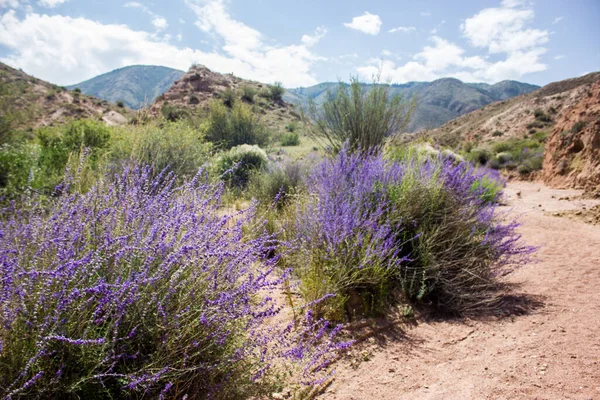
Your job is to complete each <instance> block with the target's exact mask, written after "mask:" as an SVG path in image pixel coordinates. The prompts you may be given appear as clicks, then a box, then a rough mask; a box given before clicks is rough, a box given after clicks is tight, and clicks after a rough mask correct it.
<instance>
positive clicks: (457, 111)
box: [284, 78, 539, 132]
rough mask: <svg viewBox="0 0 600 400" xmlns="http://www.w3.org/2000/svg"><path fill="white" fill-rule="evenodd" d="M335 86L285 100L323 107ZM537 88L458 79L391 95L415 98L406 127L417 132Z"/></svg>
mask: <svg viewBox="0 0 600 400" xmlns="http://www.w3.org/2000/svg"><path fill="white" fill-rule="evenodd" d="M337 85H338V83H321V84H319V85H316V86H311V87H308V88H298V89H289V90H287V92H286V95H285V96H284V99H285V100H286V101H288V102H290V103H292V104H296V105H298V106H301V107H306V106H307V104H308V102H309V100H312V101H314V102H315V103H316V104H322V103H323V102H324V101H325V99H326V96H327V92H328V91H331V90H335V89H336V87H337ZM365 86H367V87H368V86H371V85H365ZM538 88H539V86H535V85H530V84H527V83H522V82H516V81H503V82H499V83H497V84H495V85H488V84H485V83H463V82H461V81H460V80H458V79H454V78H444V79H438V80H436V81H434V82H409V83H406V84H402V85H392V87H391V93H392V94H393V95H401V96H403V97H404V98H408V99H410V98H413V97H414V98H415V99H416V100H417V107H416V109H415V111H414V114H413V117H412V120H411V121H410V124H409V126H408V131H409V132H416V131H419V130H423V129H431V128H436V127H438V126H440V125H442V124H444V123H446V122H448V121H450V120H452V119H454V118H456V117H458V116H460V115H463V114H466V113H469V112H471V111H473V110H476V109H479V108H481V107H483V106H485V105H487V104H490V103H492V102H495V101H498V100H505V99H508V98H511V97H514V96H518V95H520V94H523V93H529V92H532V91H534V90H536V89H538Z"/></svg>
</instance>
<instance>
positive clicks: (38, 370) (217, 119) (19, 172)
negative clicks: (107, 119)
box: [0, 81, 531, 399]
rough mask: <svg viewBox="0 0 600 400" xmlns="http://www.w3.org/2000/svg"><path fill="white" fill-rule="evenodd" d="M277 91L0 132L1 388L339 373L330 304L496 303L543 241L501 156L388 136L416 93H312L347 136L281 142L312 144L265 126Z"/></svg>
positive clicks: (375, 311)
mask: <svg viewBox="0 0 600 400" xmlns="http://www.w3.org/2000/svg"><path fill="white" fill-rule="evenodd" d="M280 94H281V90H280V88H279V87H278V86H277V85H275V86H273V87H270V88H265V91H264V92H261V93H253V92H252V91H248V90H246V89H243V90H231V92H227V93H226V94H224V95H223V96H220V97H219V98H212V102H211V103H210V107H208V109H207V110H204V111H203V112H200V111H198V110H197V109H194V108H182V107H180V105H177V104H166V103H162V108H163V115H162V116H158V117H157V118H146V117H144V116H143V115H142V114H140V116H139V118H136V121H135V123H132V124H130V125H127V126H120V127H108V126H105V125H104V124H102V123H100V122H98V121H95V120H80V121H71V122H69V123H66V124H61V125H56V126H53V127H46V128H41V129H33V130H32V132H31V135H30V136H23V135H19V136H18V137H17V140H13V141H11V142H10V143H7V144H4V145H3V146H2V147H0V190H1V191H2V199H1V201H2V204H3V205H4V206H5V207H4V208H2V211H1V214H0V231H1V232H2V235H0V258H1V259H3V260H4V261H3V263H2V264H1V265H0V269H1V275H2V276H3V277H5V279H3V280H2V282H1V285H0V309H1V310H3V311H2V314H1V316H0V322H1V323H0V396H2V397H7V398H12V399H17V398H40V399H41V398H49V397H50V398H63V397H81V398H88V397H93V398H101V399H104V398H107V399H108V398H130V397H152V398H179V397H182V398H183V397H184V396H186V395H187V396H189V397H190V398H223V399H226V398H248V397H253V396H254V397H261V396H264V395H269V394H271V393H273V392H274V391H276V390H279V389H281V388H282V385H287V384H289V382H291V381H293V382H297V383H302V384H304V385H308V386H309V387H310V385H315V384H318V383H320V382H322V381H323V379H325V378H327V377H328V376H329V374H330V371H329V370H328V366H329V364H330V363H331V361H332V360H333V359H334V358H335V357H337V356H338V355H339V352H340V351H343V350H345V349H346V348H347V347H348V346H349V345H350V344H351V343H350V342H348V341H345V339H343V338H342V337H341V336H340V335H341V328H342V326H341V325H333V324H331V323H330V322H328V321H336V322H342V323H343V322H346V321H349V320H352V319H355V318H362V317H370V316H373V315H382V314H385V313H386V312H387V310H388V309H389V308H390V307H403V308H405V309H412V308H415V309H418V308H425V309H428V310H431V311H433V312H436V311H444V312H450V313H452V314H455V315H470V314H475V313H477V312H479V311H482V310H490V309H492V310H493V309H495V308H496V307H498V304H499V303H498V302H497V301H496V300H497V295H498V288H499V281H498V276H499V275H500V272H504V271H508V270H510V269H511V268H514V267H516V266H518V265H519V264H521V263H523V262H525V261H526V260H527V255H528V254H529V253H530V252H531V249H530V248H529V247H527V246H525V245H523V244H522V243H521V241H520V240H519V236H518V235H517V234H516V233H515V228H516V224H515V223H513V222H510V221H505V220H504V219H503V218H502V216H501V215H500V214H499V213H498V212H497V211H496V206H497V201H498V199H499V198H500V196H501V194H502V188H503V182H502V180H501V179H500V177H499V176H498V175H497V174H495V173H494V172H493V171H491V170H488V169H484V168H482V167H479V166H474V165H472V164H470V163H469V162H466V161H464V159H462V158H461V157H460V156H459V155H456V154H453V153H449V152H438V153H435V154H434V153H432V152H430V151H413V150H411V149H410V148H408V147H398V146H396V145H394V144H393V143H391V142H389V141H388V140H387V137H388V136H389V135H390V134H392V133H395V132H397V131H399V130H401V127H402V126H405V125H406V123H407V122H408V119H409V117H410V111H411V104H410V103H409V102H406V101H403V100H402V99H400V98H397V97H394V96H389V92H388V89H387V87H386V86H378V87H377V88H376V89H374V90H369V91H365V90H364V86H362V85H360V84H359V82H358V81H353V82H352V84H351V85H350V86H343V85H340V87H339V91H338V92H337V93H336V95H331V96H330V97H329V98H328V100H327V102H326V103H325V104H324V105H323V113H319V112H317V111H316V110H313V111H315V112H314V113H313V114H312V116H313V117H314V118H313V121H314V123H315V125H314V127H313V128H314V129H315V130H314V131H313V133H314V134H315V135H316V136H319V137H320V138H322V139H325V140H326V141H327V143H328V144H329V145H330V147H331V148H332V149H333V150H336V151H334V152H326V153H323V152H321V153H317V154H313V155H312V156H311V157H310V158H308V159H305V160H291V159H290V157H281V158H278V157H280V156H279V155H278V154H281V155H284V153H282V152H281V153H276V152H274V151H271V149H270V148H269V147H270V145H271V144H273V143H280V144H281V145H285V144H288V145H290V147H286V149H290V148H293V147H298V146H295V143H298V141H300V138H301V143H302V145H304V146H309V147H310V146H312V145H313V144H312V143H310V142H309V141H308V139H309V138H307V137H306V135H305V132H303V131H302V129H300V127H299V126H298V125H297V124H295V123H287V124H286V126H287V127H286V131H287V132H285V133H284V132H276V131H273V130H271V129H269V128H268V127H267V126H266V125H265V124H264V121H263V119H262V117H261V110H264V109H265V108H260V107H258V106H257V103H259V102H262V101H265V102H266V103H264V104H265V105H266V106H268V107H275V105H276V104H275V103H276V102H279V101H280V98H279V95H280ZM263 96H268V98H267V97H263ZM276 109H277V108H276ZM279 109H280V108H279ZM304 129H306V128H304ZM307 143H308V144H307ZM511 146H512V147H510V148H503V149H502V152H512V151H513V150H514V152H515V154H517V153H519V154H520V153H522V152H523V151H522V150H521V149H524V148H525V144H523V143H511ZM383 149H385V151H382V150H383ZM499 151H500V150H499ZM224 201H228V203H224ZM232 203H233V204H232ZM233 205H235V209H236V211H231V210H232V206H233ZM280 299H281V300H280ZM281 310H284V312H281ZM288 311H289V312H288Z"/></svg>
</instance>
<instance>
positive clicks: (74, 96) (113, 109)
mask: <svg viewBox="0 0 600 400" xmlns="http://www.w3.org/2000/svg"><path fill="white" fill-rule="evenodd" d="M128 113H129V110H127V109H126V108H119V107H117V106H115V105H112V104H109V103H108V102H106V101H103V100H99V99H97V98H94V97H90V96H85V95H82V94H80V93H77V92H76V91H69V90H67V89H65V88H61V87H59V86H56V85H53V84H51V83H48V82H45V81H42V80H40V79H37V78H34V77H33V76H30V75H27V74H26V73H25V72H23V71H20V70H16V69H14V68H11V67H9V66H8V65H6V64H3V63H0V130H3V131H4V132H8V131H10V130H12V129H23V128H36V127H39V126H45V125H52V124H55V123H61V122H65V121H67V120H70V119H80V118H94V119H102V120H104V121H105V122H106V123H108V124H113V125H114V124H120V123H125V122H126V118H125V117H124V116H123V114H124V115H127V114H128Z"/></svg>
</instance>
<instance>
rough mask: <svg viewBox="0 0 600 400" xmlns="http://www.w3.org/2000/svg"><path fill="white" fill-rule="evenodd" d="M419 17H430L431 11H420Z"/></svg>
mask: <svg viewBox="0 0 600 400" xmlns="http://www.w3.org/2000/svg"><path fill="white" fill-rule="evenodd" d="M421 17H431V13H430V12H429V11H421Z"/></svg>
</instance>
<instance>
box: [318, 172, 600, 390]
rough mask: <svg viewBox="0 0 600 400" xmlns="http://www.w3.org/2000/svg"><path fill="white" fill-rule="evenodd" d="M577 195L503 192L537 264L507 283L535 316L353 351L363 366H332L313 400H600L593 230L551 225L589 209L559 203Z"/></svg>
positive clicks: (599, 297) (416, 333) (449, 324)
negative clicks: (565, 214) (535, 304)
mask: <svg viewBox="0 0 600 400" xmlns="http://www.w3.org/2000/svg"><path fill="white" fill-rule="evenodd" d="M538 190H539V191H538ZM517 192H520V195H517ZM577 194H578V192H577V191H572V190H569V191H565V190H552V189H548V188H546V187H543V186H542V185H540V184H534V183H523V182H518V183H511V184H509V187H508V188H507V193H506V201H507V203H508V205H507V206H506V208H505V209H506V210H509V209H510V212H511V213H512V214H514V215H521V217H520V220H521V222H522V223H523V226H522V227H521V228H520V231H521V233H522V234H523V238H524V239H525V241H526V242H527V243H528V244H531V245H535V246H541V248H540V250H539V252H538V262H537V263H535V264H530V265H527V266H525V267H522V268H521V269H519V270H517V271H515V272H514V273H512V274H511V275H509V277H507V279H508V280H509V281H510V282H513V283H518V284H519V285H520V287H519V289H518V290H519V292H521V293H524V294H527V295H528V296H530V298H534V299H537V300H539V301H541V306H540V307H539V308H537V309H535V310H534V311H531V312H530V313H528V314H526V315H520V316H513V317H509V318H505V319H501V320H491V321H490V320H488V321H480V320H467V321H464V320H463V321H443V322H433V323H430V322H428V323H419V324H418V325H416V326H414V327H402V332H401V333H400V335H401V337H399V338H398V337H396V338H390V337H389V336H388V337H387V338H386V337H383V338H371V339H370V340H371V342H372V343H371V344H370V345H369V344H367V345H364V346H363V348H361V351H362V352H363V353H362V354H363V358H364V359H367V360H368V361H362V362H360V363H358V365H357V366H354V367H352V366H350V365H349V363H348V362H342V363H340V365H338V366H337V373H336V375H335V379H334V381H333V383H332V384H331V385H330V386H329V387H328V389H327V390H326V391H325V393H324V394H323V395H322V396H321V398H323V399H600V226H592V225H589V224H585V223H583V222H580V221H573V220H569V219H566V218H558V217H555V216H552V213H554V212H557V211H560V210H569V209H576V208H580V207H582V206H586V207H589V206H591V205H593V204H594V202H592V201H580V200H571V201H565V200H559V199H560V198H564V197H566V196H570V197H571V198H572V197H573V196H574V195H577ZM597 203H598V202H596V204H597ZM540 205H541V207H540Z"/></svg>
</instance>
